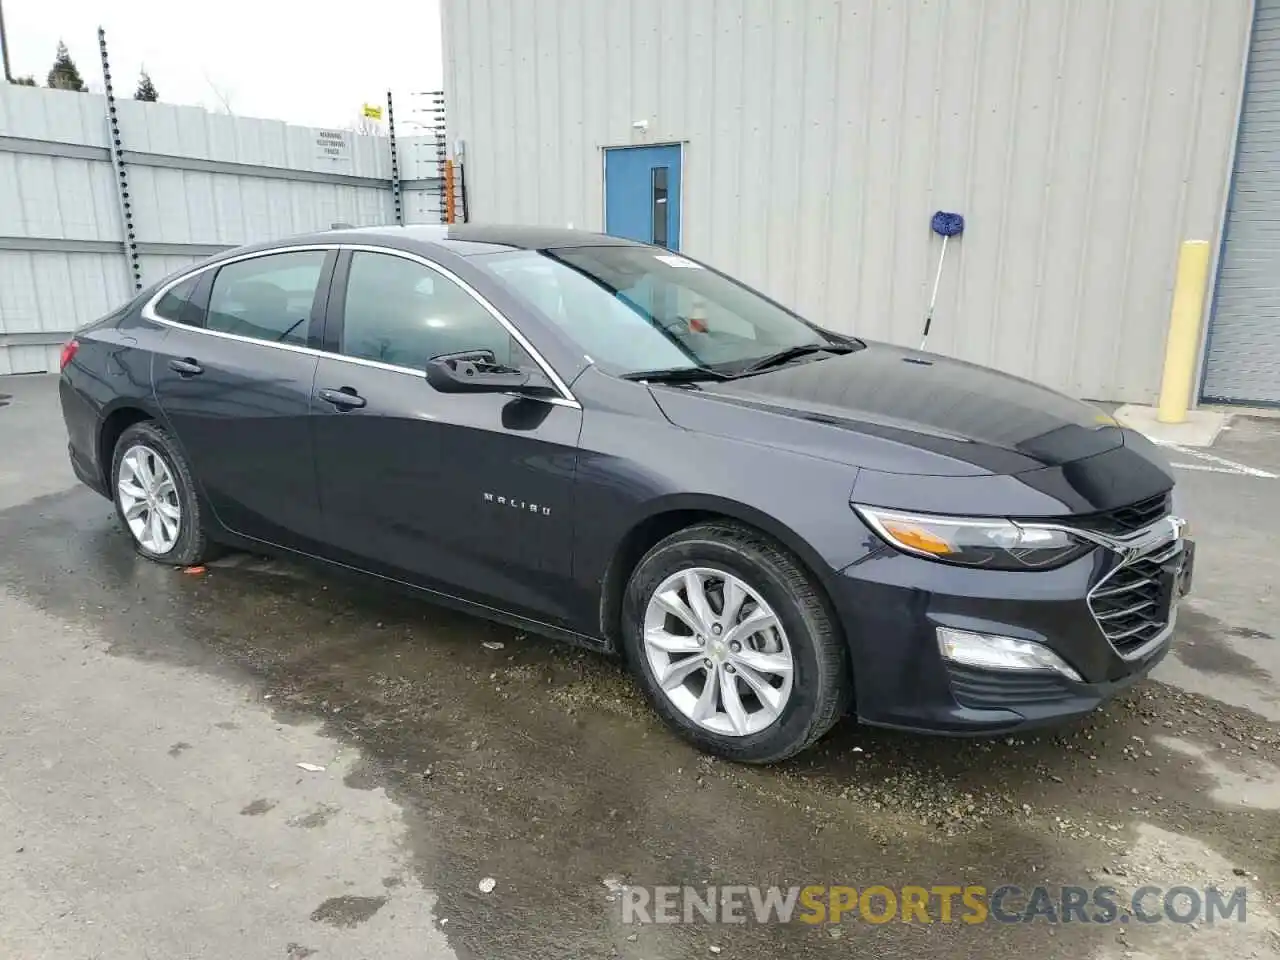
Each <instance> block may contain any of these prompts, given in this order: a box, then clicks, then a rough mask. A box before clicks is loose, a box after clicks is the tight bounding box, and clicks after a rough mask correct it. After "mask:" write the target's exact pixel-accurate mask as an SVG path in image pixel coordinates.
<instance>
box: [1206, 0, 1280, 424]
mask: <svg viewBox="0 0 1280 960" xmlns="http://www.w3.org/2000/svg"><path fill="white" fill-rule="evenodd" d="M1203 393H1204V395H1205V397H1208V398H1210V399H1215V400H1232V401H1243V402H1246V403H1250V402H1251V403H1280V0H1258V5H1257V12H1256V17H1255V21H1254V28H1253V42H1252V49H1251V51H1250V54H1249V72H1248V75H1247V78H1246V82H1245V97H1244V107H1243V110H1242V112H1241V115H1240V142H1239V145H1238V146H1237V148H1236V167H1235V180H1234V181H1233V183H1232V190H1231V202H1230V211H1229V213H1228V215H1227V226H1226V236H1225V239H1224V242H1223V245H1222V265H1221V269H1220V272H1219V276H1218V296H1217V299H1216V303H1215V304H1214V311H1213V317H1212V321H1211V322H1210V325H1209V335H1208V344H1207V350H1206V356H1205V375H1204V387H1203Z"/></svg>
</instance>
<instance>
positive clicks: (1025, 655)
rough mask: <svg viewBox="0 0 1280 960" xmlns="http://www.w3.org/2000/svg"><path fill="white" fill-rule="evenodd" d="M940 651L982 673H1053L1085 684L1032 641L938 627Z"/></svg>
mask: <svg viewBox="0 0 1280 960" xmlns="http://www.w3.org/2000/svg"><path fill="white" fill-rule="evenodd" d="M938 649H939V650H941V651H942V658H943V659H944V660H950V661H951V662H952V663H962V664H964V665H965V666H967V667H977V668H978V669H980V670H1052V671H1053V672H1054V673H1060V674H1062V675H1063V676H1064V677H1066V678H1067V679H1068V680H1074V681H1075V682H1076V683H1081V682H1082V681H1081V679H1080V674H1078V673H1076V672H1075V670H1073V669H1072V668H1071V666H1070V665H1069V664H1068V663H1067V662H1066V661H1065V660H1063V659H1062V658H1061V657H1060V656H1058V655H1057V654H1056V653H1054V652H1053V651H1052V650H1050V649H1049V648H1048V647H1046V646H1045V645H1044V644H1042V643H1033V642H1032V641H1030V640H1015V639H1014V638H1013V637H995V636H991V635H990V634H986V633H970V632H968V631H967V630H952V629H951V628H950V627H938Z"/></svg>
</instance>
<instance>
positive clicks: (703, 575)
mask: <svg viewBox="0 0 1280 960" xmlns="http://www.w3.org/2000/svg"><path fill="white" fill-rule="evenodd" d="M622 627H623V631H622V632H623V640H624V643H625V644H626V647H627V655H628V659H629V660H630V662H631V665H632V669H633V671H634V672H635V674H636V676H637V678H638V680H639V682H640V684H641V686H642V688H643V689H644V691H645V694H646V695H647V697H648V698H649V701H650V702H651V703H652V704H653V706H654V709H655V710H657V712H658V713H659V714H660V715H661V716H662V717H663V719H664V720H666V721H667V723H668V724H670V725H671V726H672V727H673V728H674V729H675V730H676V731H677V732H678V733H680V734H681V735H682V736H684V737H685V738H686V739H687V740H689V741H691V742H692V743H694V744H695V745H696V746H698V747H700V748H701V749H703V750H706V751H707V752H709V753H714V754H717V755H719V756H723V757H726V758H728V759H731V760H739V761H743V762H747V763H769V762H772V761H775V760H781V759H783V758H785V757H789V756H791V755H792V754H795V753H798V752H799V751H801V750H803V749H805V748H806V747H808V746H809V745H810V744H812V743H813V742H814V741H816V740H817V739H818V738H819V737H821V736H822V735H823V734H824V733H826V732H827V731H828V730H829V729H830V728H831V726H832V725H833V724H834V723H835V722H836V720H838V719H839V717H840V715H841V714H842V713H843V711H844V708H845V707H846V705H847V703H848V698H849V693H850V690H849V677H848V667H847V652H846V649H845V644H844V639H843V637H842V635H841V633H840V630H839V628H838V626H837V624H836V621H835V619H834V617H833V616H832V613H831V611H830V609H829V607H828V604H827V603H826V601H825V599H824V597H823V594H822V592H821V589H820V588H819V586H818V584H817V583H815V582H814V580H813V577H812V575H811V574H809V573H808V572H807V571H805V570H804V568H803V567H802V566H801V565H800V563H799V562H798V561H797V560H796V559H795V557H793V556H792V555H791V554H790V553H788V552H787V551H786V550H783V549H782V548H781V547H780V546H779V545H778V544H776V543H775V542H774V541H772V540H771V539H769V538H768V537H765V536H764V535H762V534H760V533H758V532H757V531H755V530H752V529H750V528H748V527H745V526H740V525H738V524H734V523H727V522H717V523H705V524H699V525H697V526H694V527H690V528H688V529H686V530H682V531H680V532H678V533H675V534H673V535H671V536H670V537H667V538H666V539H665V540H663V541H662V542H660V543H658V544H657V545H656V546H654V547H653V549H652V550H650V551H649V552H648V553H647V554H646V555H645V557H644V558H643V559H642V560H641V561H640V563H639V565H638V566H637V567H636V569H635V572H634V573H633V574H632V576H631V580H630V582H629V583H628V585H627V592H626V596H625V598H624V602H623V624H622Z"/></svg>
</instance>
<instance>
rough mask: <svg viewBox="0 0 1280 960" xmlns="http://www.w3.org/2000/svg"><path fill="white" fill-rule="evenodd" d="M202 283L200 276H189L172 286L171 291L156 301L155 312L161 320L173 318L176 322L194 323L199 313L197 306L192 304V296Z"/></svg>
mask: <svg viewBox="0 0 1280 960" xmlns="http://www.w3.org/2000/svg"><path fill="white" fill-rule="evenodd" d="M199 285H200V277H199V276H198V275H197V276H194V277H187V279H185V280H183V281H182V282H181V283H179V284H178V285H177V286H174V287H170V288H169V291H168V292H167V293H166V294H165V295H164V296H163V297H161V298H160V299H159V300H157V301H156V305H155V308H154V309H155V314H156V316H157V317H159V318H160V319H161V320H171V321H173V322H174V323H194V322H195V318H196V315H197V313H198V312H199V311H198V310H197V308H196V307H194V306H192V305H191V298H192V296H193V295H194V294H195V292H196V287H198V286H199Z"/></svg>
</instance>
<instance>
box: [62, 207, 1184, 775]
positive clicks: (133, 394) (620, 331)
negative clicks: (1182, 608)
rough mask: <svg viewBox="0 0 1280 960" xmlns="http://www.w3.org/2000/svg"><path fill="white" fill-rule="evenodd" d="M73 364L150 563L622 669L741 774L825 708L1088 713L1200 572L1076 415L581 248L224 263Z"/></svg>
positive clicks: (947, 728)
mask: <svg viewBox="0 0 1280 960" xmlns="http://www.w3.org/2000/svg"><path fill="white" fill-rule="evenodd" d="M62 360H63V371H62V389H61V395H62V405H63V412H64V415H65V418H66V423H67V429H68V432H69V435H70V453H71V460H72V463H73V464H74V466H75V469H76V472H77V474H78V475H79V477H80V478H81V479H82V480H83V481H84V482H85V483H87V484H88V485H89V486H91V487H93V488H94V489H95V490H97V491H98V492H100V493H102V494H103V495H104V496H107V497H110V498H112V499H113V500H114V501H115V504H116V507H117V510H118V512H119V515H120V519H121V521H122V523H123V525H124V527H125V528H126V529H127V530H128V531H129V534H130V535H131V536H132V537H133V539H134V541H135V543H136V545H137V549H138V551H139V552H140V553H141V554H142V555H143V556H145V557H147V558H150V559H152V560H156V561H159V562H162V563H170V564H193V563H196V562H199V561H200V560H202V559H203V558H205V557H206V556H207V555H208V553H209V551H210V550H211V549H213V548H214V545H215V544H228V545H232V546H237V547H242V548H247V549H250V550H258V551H273V552H280V553H286V554H291V555H294V556H297V557H302V558H307V559H311V560H315V561H318V562H320V563H322V564H328V565H336V566H340V567H344V568H348V569H354V570H358V571H363V572H365V573H368V574H371V575H374V576H377V577H381V578H385V579H387V580H390V581H395V582H396V583H399V584H403V585H407V586H408V587H410V588H412V589H414V590H417V591H419V592H421V593H422V594H424V595H425V596H427V597H428V598H429V599H432V600H435V601H438V602H441V603H446V604H450V605H453V606H456V607H460V608H461V609H463V610H466V611H469V612H472V613H475V614H477V615H480V616H485V617H491V618H494V619H497V620H500V621H503V622H506V623H510V624H513V625H516V626H519V627H521V628H525V629H529V630H533V631H537V632H539V633H543V634H547V635H550V636H552V637H557V638H560V639H565V640H569V641H572V642H575V643H580V644H584V645H586V646H589V647H592V648H595V649H599V650H603V651H609V652H614V653H618V654H621V655H622V656H624V657H625V658H626V660H627V662H628V663H629V665H630V667H631V669H632V670H633V671H634V673H635V675H636V677H637V679H638V681H639V682H640V684H641V685H642V687H643V688H644V690H645V692H646V693H647V695H648V697H649V699H650V700H651V702H652V703H653V705H654V707H655V708H656V709H657V711H658V712H659V713H660V714H661V715H662V717H663V718H664V719H665V720H666V721H667V722H668V723H669V724H670V725H671V726H672V727H673V728H675V729H676V730H677V731H678V732H680V733H681V734H682V735H684V736H685V737H687V738H688V739H690V740H692V741H693V742H694V743H696V744H697V745H698V746H700V747H702V748H703V749H705V750H709V751H712V752H714V753H718V754H721V755H723V756H726V757H730V758H733V759H737V760H744V761H753V762H766V761H771V760H777V759H779V758H782V757H786V756H788V755H790V754H793V753H795V752H797V751H799V750H801V749H803V748H804V747H806V746H808V745H809V744H811V743H813V742H814V741H815V740H816V739H818V738H819V737H820V736H821V735H822V734H823V733H824V732H826V731H827V730H828V729H829V728H830V727H831V725H832V724H833V723H835V721H836V720H837V719H838V718H839V717H840V716H841V715H842V714H843V713H845V712H846V711H847V710H849V709H852V711H853V712H855V713H856V715H857V716H858V717H859V718H860V719H861V720H863V721H865V722H867V723H874V724H881V725H888V726H898V727H905V728H911V729H917V730H928V731H936V732H948V733H982V732H997V731H1005V730H1009V729H1013V728H1017V727H1020V726H1024V725H1028V724H1034V723H1040V722H1045V721H1051V720H1057V719H1060V718H1064V717H1069V716H1073V715H1078V714H1081V713H1084V712H1087V711H1089V710H1092V709H1093V708H1094V707H1095V706H1097V704H1098V703H1099V702H1100V701H1101V700H1102V699H1104V698H1105V697H1107V696H1109V695H1110V694H1112V693H1113V692H1114V691H1116V690H1117V689H1119V688H1120V687H1123V686H1124V685H1126V684H1128V683H1131V682H1132V681H1133V680H1135V679H1136V678H1137V677H1140V676H1142V675H1143V674H1144V673H1146V672H1147V671H1148V670H1150V668H1151V667H1152V666H1153V665H1154V664H1155V663H1156V662H1157V661H1158V660H1159V659H1160V658H1161V657H1162V656H1163V655H1164V654H1165V653H1166V651H1167V649H1168V645H1169V640H1170V636H1171V633H1172V629H1173V621H1174V615H1175V612H1176V604H1177V601H1178V598H1179V596H1180V595H1181V594H1182V593H1183V592H1185V590H1186V589H1187V586H1188V584H1189V580H1190V568H1191V557H1192V544H1191V542H1190V541H1188V540H1186V539H1185V538H1184V537H1183V521H1182V520H1181V519H1180V517H1179V516H1178V515H1177V512H1176V510H1175V508H1174V502H1173V477H1172V473H1171V471H1170V469H1169V467H1168V464H1167V463H1166V462H1165V460H1164V459H1163V457H1162V456H1161V455H1160V454H1159V453H1158V452H1157V451H1156V450H1155V449H1154V448H1153V447H1152V446H1151V445H1150V444H1149V443H1148V442H1147V441H1145V440H1144V439H1143V438H1142V437H1140V436H1139V435H1137V434H1134V433H1132V432H1130V431H1127V430H1125V429H1122V428H1121V427H1119V426H1117V425H1116V424H1115V423H1114V422H1113V421H1112V420H1111V419H1110V418H1109V417H1107V416H1106V415H1104V414H1101V413H1100V412H1099V411H1098V410H1096V409H1094V408H1092V407H1090V406H1087V405H1085V404H1083V403H1080V402H1078V401H1076V400H1073V399H1070V398H1068V397H1065V396H1062V395H1060V394H1057V393H1054V392H1052V391H1050V390H1047V389H1044V388H1041V387H1038V386H1036V385H1034V384H1031V383H1028V382H1026V381H1023V380H1019V379H1016V378H1013V377H1009V376H1005V375H1003V374H999V373H996V372H994V371H991V370H986V369H983V368H980V367H976V366H972V365H970V364H967V363H962V362H959V361H955V360H948V359H945V358H943V357H940V356H935V355H931V354H924V353H920V352H917V351H913V350H905V349H900V348H897V347H891V346H886V345H882V344H874V343H868V342H865V341H862V340H859V339H856V338H854V337H851V336H848V335H844V334H838V333H833V332H831V331H828V330H826V329H823V328H822V327H820V326H817V325H815V324H812V323H810V322H808V321H806V320H804V319H802V318H800V317H798V316H796V315H795V314H794V313H792V312H791V311H789V310H787V309H786V308H784V307H782V306H780V305H779V304H777V303H774V302H773V301H771V300H769V299H768V298H766V297H764V296H762V295H761V294H759V293H757V292H755V291H753V290H751V289H750V288H748V287H746V286H744V285H743V284H741V283H738V282H737V281H735V280H733V279H731V278H729V277H727V276H725V275H723V274H721V273H719V272H717V271H716V270H714V269H712V268H710V267H708V266H706V265H704V264H702V263H698V262H696V261H694V260H691V259H689V258H687V257H684V256H680V255H677V254H674V253H671V252H670V251H668V250H665V249H661V248H657V247H650V246H645V245H642V244H637V243H632V242H629V241H623V240H616V239H613V238H610V237H605V236H600V235H597V234H591V233H583V232H575V231H568V230H544V229H535V228H499V227H479V226H462V227H452V228H443V227H408V228H375V229H366V230H340V231H332V232H326V233H320V234H315V235H312V236H306V237H298V238H295V239H291V240H288V241H281V242H276V243H271V244H263V245H258V246H255V247H247V248H243V249H239V250H234V251H231V252H228V253H226V254H224V255H222V256H219V257H217V258H215V259H213V260H210V261H207V262H205V263H202V264H198V265H194V266H192V267H190V268H189V269H187V270H185V271H183V272H181V273H179V274H177V275H174V276H172V277H170V278H168V279H167V280H165V281H163V282H161V283H160V284H158V285H156V286H154V287H152V288H151V289H149V290H146V291H144V292H143V293H142V294H140V295H139V296H138V297H137V298H136V299H135V300H134V301H133V302H131V303H129V304H127V305H125V306H124V307H122V308H121V309H119V310H118V311H116V312H115V313H112V314H111V315H110V316H107V317H104V318H103V319H101V320H99V321H97V322H95V323H93V324H90V325H89V326H87V327H85V328H84V329H82V330H80V331H79V332H78V333H77V334H76V336H75V338H74V339H73V340H72V341H71V342H70V343H68V344H67V346H66V348H65V349H64V352H63V358H62Z"/></svg>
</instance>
